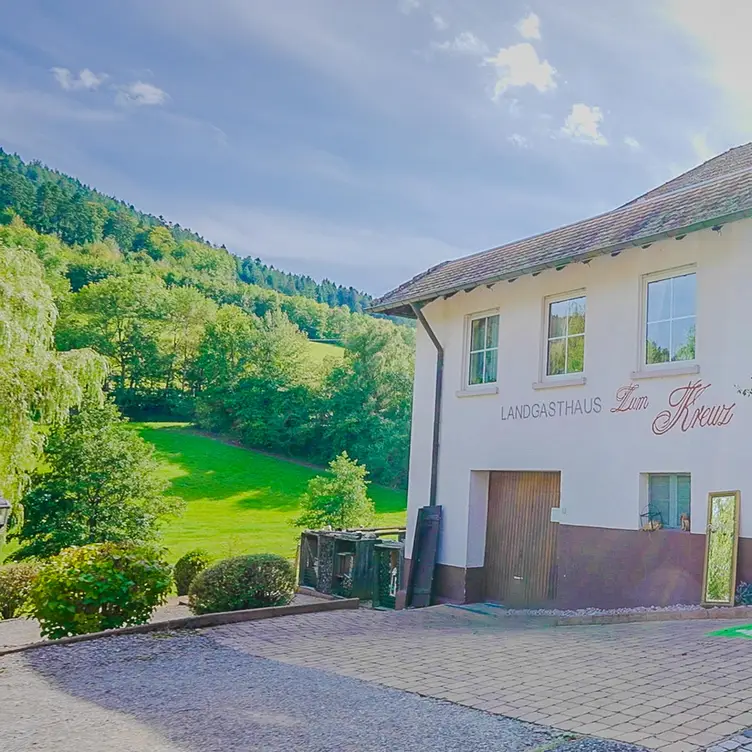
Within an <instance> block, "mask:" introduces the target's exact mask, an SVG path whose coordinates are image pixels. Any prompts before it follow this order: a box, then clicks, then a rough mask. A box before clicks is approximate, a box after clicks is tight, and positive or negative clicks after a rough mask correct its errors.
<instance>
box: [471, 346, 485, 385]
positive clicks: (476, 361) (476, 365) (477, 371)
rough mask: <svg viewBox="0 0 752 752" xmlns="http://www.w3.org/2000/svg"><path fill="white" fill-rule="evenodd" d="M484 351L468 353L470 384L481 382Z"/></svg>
mask: <svg viewBox="0 0 752 752" xmlns="http://www.w3.org/2000/svg"><path fill="white" fill-rule="evenodd" d="M484 358H485V353H484V352H483V351H481V352H477V353H470V379H469V382H468V383H470V384H482V383H483V363H484Z"/></svg>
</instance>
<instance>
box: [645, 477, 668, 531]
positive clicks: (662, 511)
mask: <svg viewBox="0 0 752 752" xmlns="http://www.w3.org/2000/svg"><path fill="white" fill-rule="evenodd" d="M670 505H671V476H669V475H651V476H650V477H649V479H648V510H649V512H650V514H651V517H652V518H653V519H659V520H660V521H661V523H662V524H663V525H664V526H665V527H670V526H671V520H670V519H669V515H670V512H669V507H670Z"/></svg>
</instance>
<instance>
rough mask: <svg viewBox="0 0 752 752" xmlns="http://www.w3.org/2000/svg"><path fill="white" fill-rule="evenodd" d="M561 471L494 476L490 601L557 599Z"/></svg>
mask: <svg viewBox="0 0 752 752" xmlns="http://www.w3.org/2000/svg"><path fill="white" fill-rule="evenodd" d="M559 481H560V474H559V473H543V472H534V473H533V472H496V473H491V477H490V483H489V489H488V523H487V526H486V558H485V577H486V599H487V600H490V601H497V602H499V603H504V604H505V605H509V606H516V607H527V606H539V605H542V604H544V603H547V602H550V601H552V600H553V599H554V598H555V597H556V570H555V567H556V534H557V529H558V526H557V524H556V523H555V522H551V508H552V507H558V506H559Z"/></svg>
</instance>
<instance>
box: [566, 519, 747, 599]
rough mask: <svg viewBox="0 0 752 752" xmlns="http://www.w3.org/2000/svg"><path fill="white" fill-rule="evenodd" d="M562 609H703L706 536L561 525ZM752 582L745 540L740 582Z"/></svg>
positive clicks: (677, 531)
mask: <svg viewBox="0 0 752 752" xmlns="http://www.w3.org/2000/svg"><path fill="white" fill-rule="evenodd" d="M558 543H559V545H558V556H557V566H558V571H557V585H558V591H557V598H556V605H557V606H558V607H560V608H582V607H587V606H598V607H601V608H619V607H632V606H670V605H674V604H678V603H689V604H692V603H700V601H701V600H702V575H703V566H704V563H705V535H703V534H697V533H685V532H681V531H679V530H656V531H653V532H645V531H642V530H612V529H608V528H594V527H579V526H575V525H561V526H560V527H559V542H558ZM750 578H752V539H749V538H740V539H739V564H738V569H737V581H742V580H743V581H747V582H748V581H749V580H750Z"/></svg>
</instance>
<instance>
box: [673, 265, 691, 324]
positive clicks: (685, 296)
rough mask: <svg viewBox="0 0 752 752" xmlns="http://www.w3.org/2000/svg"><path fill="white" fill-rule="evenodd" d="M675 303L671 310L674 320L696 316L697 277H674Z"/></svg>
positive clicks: (686, 275)
mask: <svg viewBox="0 0 752 752" xmlns="http://www.w3.org/2000/svg"><path fill="white" fill-rule="evenodd" d="M672 282H673V285H674V302H673V306H672V308H671V316H672V318H677V317H679V316H694V315H695V275H694V274H685V275H684V276H683V277H674V278H673V280H672Z"/></svg>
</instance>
